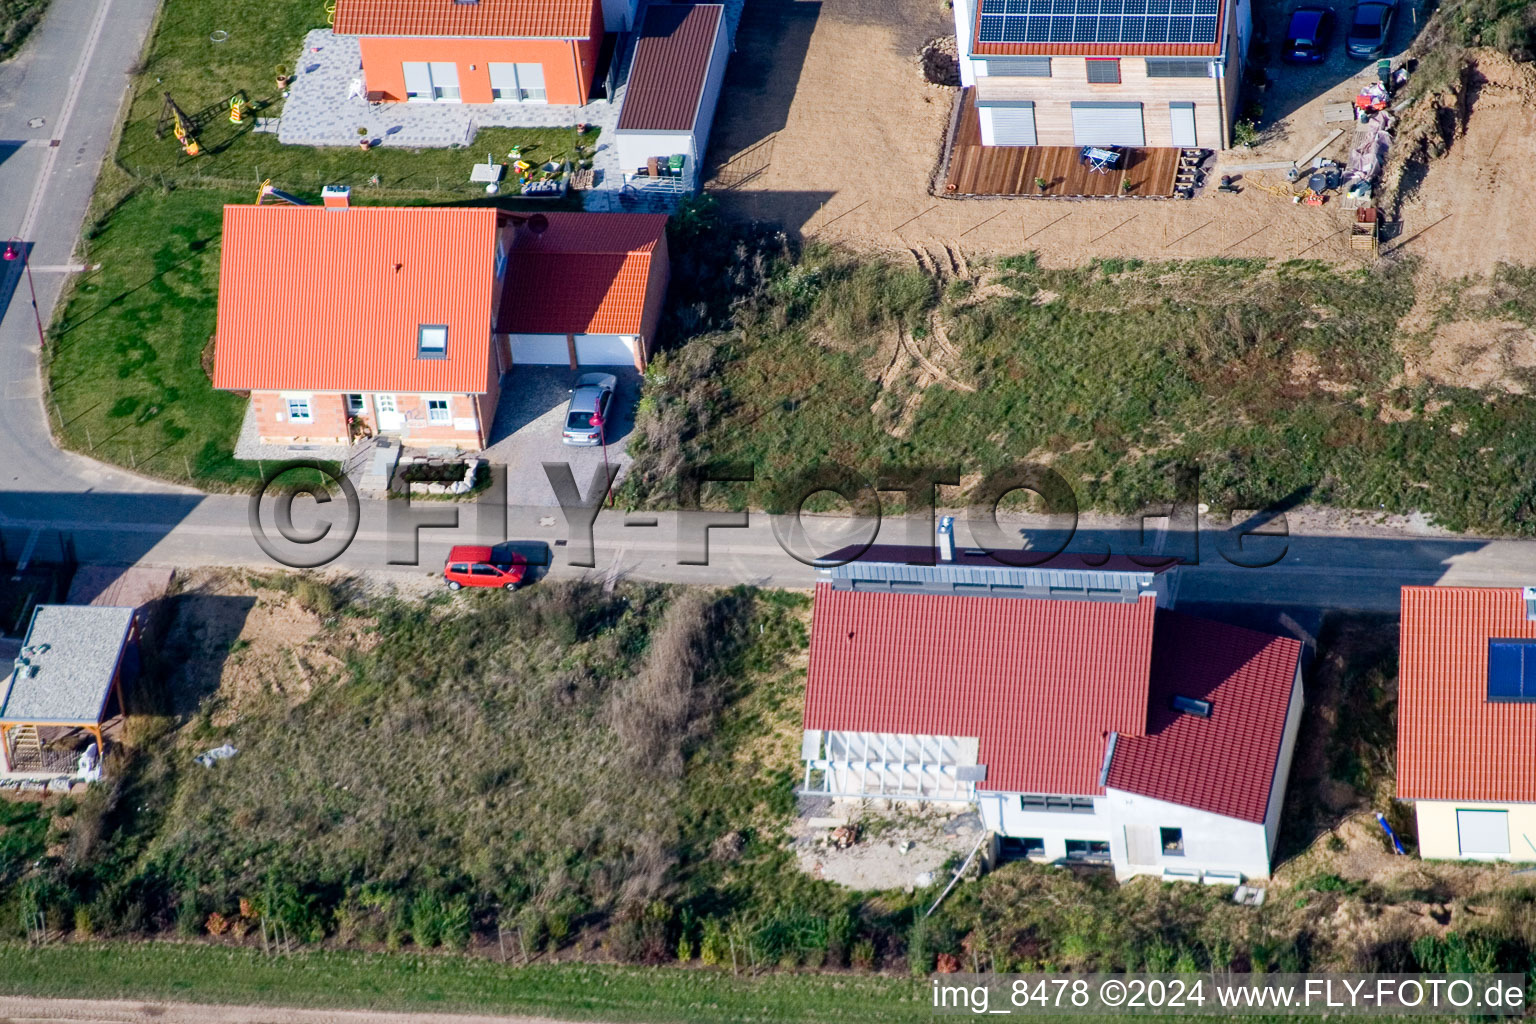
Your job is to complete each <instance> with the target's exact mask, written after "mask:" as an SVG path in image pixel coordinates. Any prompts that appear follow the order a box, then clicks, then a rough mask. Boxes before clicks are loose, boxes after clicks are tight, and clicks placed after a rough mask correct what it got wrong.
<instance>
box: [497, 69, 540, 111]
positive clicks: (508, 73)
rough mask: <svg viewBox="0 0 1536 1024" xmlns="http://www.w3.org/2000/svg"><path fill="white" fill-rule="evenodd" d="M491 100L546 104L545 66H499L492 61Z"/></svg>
mask: <svg viewBox="0 0 1536 1024" xmlns="http://www.w3.org/2000/svg"><path fill="white" fill-rule="evenodd" d="M488 67H489V68H490V72H491V98H492V99H493V100H495V101H496V102H497V103H544V102H545V101H546V97H547V96H548V93H546V92H545V90H544V65H542V64H499V63H496V62H495V61H492V62H491V63H490V64H489V65H488Z"/></svg>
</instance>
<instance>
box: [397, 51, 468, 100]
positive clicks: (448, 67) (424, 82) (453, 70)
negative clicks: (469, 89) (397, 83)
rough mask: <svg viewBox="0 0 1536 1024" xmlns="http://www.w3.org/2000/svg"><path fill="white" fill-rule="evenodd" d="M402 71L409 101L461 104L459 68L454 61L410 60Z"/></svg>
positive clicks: (402, 66) (405, 63) (404, 63)
mask: <svg viewBox="0 0 1536 1024" xmlns="http://www.w3.org/2000/svg"><path fill="white" fill-rule="evenodd" d="M401 69H402V70H403V71H404V72H405V98H406V99H407V100H412V101H416V102H418V103H430V102H431V101H433V100H439V101H441V102H444V103H457V102H459V66H458V65H457V64H455V63H453V61H436V60H435V61H432V62H430V63H428V62H427V61H421V60H408V61H405V62H403V63H402V64H401Z"/></svg>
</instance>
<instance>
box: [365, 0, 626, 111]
mask: <svg viewBox="0 0 1536 1024" xmlns="http://www.w3.org/2000/svg"><path fill="white" fill-rule="evenodd" d="M592 21H593V27H592V36H591V38H589V39H462V38H428V37H398V36H364V37H362V39H361V40H359V43H360V45H361V47H362V54H363V78H364V81H365V82H366V84H367V88H368V90H369V91H370V92H382V93H383V94H384V98H385V99H386V100H387V101H403V100H404V99H405V69H404V67H403V65H404V63H405V62H406V61H429V62H430V61H441V62H445V63H447V62H452V63H454V64H456V65H458V69H459V92H460V99H459V102H461V103H490V102H491V101H492V100H491V70H490V64H491V62H496V63H509V64H540V65H543V67H544V89H545V91H546V92H547V93H548V97H547V100H548V102H549V103H555V104H578V103H585V102H586V101H587V97H588V96H590V95H591V94H592V79H593V77H594V76H595V75H596V74H597V54H598V50H599V48H600V47H601V46H602V39H603V36H602V14H601V11H600V9H599V8H598V6H597V4H596V2H595V0H594V3H593V6H592Z"/></svg>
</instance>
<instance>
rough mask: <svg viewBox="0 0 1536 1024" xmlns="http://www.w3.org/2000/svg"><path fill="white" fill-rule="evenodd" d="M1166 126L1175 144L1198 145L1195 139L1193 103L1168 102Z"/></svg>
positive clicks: (1184, 145)
mask: <svg viewBox="0 0 1536 1024" xmlns="http://www.w3.org/2000/svg"><path fill="white" fill-rule="evenodd" d="M1168 126H1169V134H1170V135H1171V136H1172V139H1173V144H1174V145H1175V146H1183V147H1194V146H1197V145H1199V143H1198V142H1196V141H1195V105H1194V104H1193V103H1170V104H1168Z"/></svg>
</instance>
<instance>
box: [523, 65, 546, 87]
mask: <svg viewBox="0 0 1536 1024" xmlns="http://www.w3.org/2000/svg"><path fill="white" fill-rule="evenodd" d="M517 84H518V86H519V87H521V88H523V89H542V88H544V65H543V64H519V65H517Z"/></svg>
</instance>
